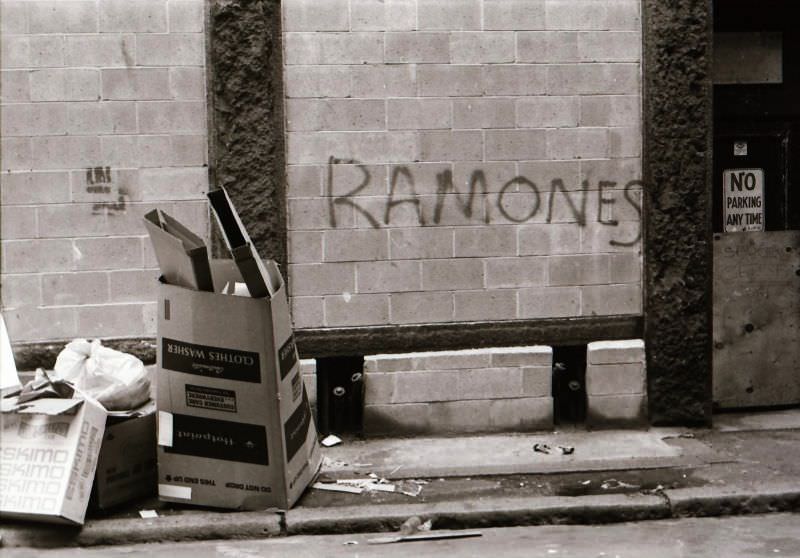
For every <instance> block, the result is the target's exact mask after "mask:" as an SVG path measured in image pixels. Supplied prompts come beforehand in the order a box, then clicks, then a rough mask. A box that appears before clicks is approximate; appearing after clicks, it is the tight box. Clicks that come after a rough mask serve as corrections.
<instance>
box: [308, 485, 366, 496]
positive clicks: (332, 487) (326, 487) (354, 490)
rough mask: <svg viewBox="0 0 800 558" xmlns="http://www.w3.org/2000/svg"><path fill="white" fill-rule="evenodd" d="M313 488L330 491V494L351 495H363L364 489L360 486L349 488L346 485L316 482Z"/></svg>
mask: <svg viewBox="0 0 800 558" xmlns="http://www.w3.org/2000/svg"><path fill="white" fill-rule="evenodd" d="M311 488H316V489H317V490H328V491H330V492H349V493H350V494H361V493H362V492H364V489H363V488H361V487H360V486H348V485H346V484H326V483H323V482H315V483H314V484H312V485H311Z"/></svg>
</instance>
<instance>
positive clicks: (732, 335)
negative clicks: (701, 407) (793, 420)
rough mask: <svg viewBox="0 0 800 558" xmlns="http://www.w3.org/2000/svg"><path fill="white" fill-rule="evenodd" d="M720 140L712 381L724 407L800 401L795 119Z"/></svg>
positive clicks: (733, 133)
mask: <svg viewBox="0 0 800 558" xmlns="http://www.w3.org/2000/svg"><path fill="white" fill-rule="evenodd" d="M738 128H739V129H738V130H737V129H723V130H721V132H720V133H719V134H718V135H717V136H716V138H715V142H714V182H713V184H714V196H713V199H714V283H713V324H714V326H713V339H714V349H713V351H714V352H713V385H714V389H713V391H714V404H715V406H716V407H717V408H740V407H762V406H776V405H787V404H794V403H800V231H798V230H792V229H796V228H797V227H796V224H795V223H796V220H797V215H795V212H794V211H793V209H792V206H793V205H794V203H793V202H792V201H791V200H794V199H795V198H796V196H795V195H794V194H792V193H791V186H790V180H789V179H790V177H789V176H788V170H789V167H788V145H789V140H790V135H789V130H788V128H776V127H773V128H772V129H766V128H764V127H761V129H753V128H752V127H751V128H745V127H738Z"/></svg>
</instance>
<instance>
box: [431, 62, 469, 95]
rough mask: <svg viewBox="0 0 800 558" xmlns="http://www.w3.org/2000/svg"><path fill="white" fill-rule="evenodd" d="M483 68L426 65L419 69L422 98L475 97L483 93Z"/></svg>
mask: <svg viewBox="0 0 800 558" xmlns="http://www.w3.org/2000/svg"><path fill="white" fill-rule="evenodd" d="M481 80H482V71H481V66H474V65H473V66H470V65H456V64H425V65H422V66H418V67H417V85H418V88H419V95H420V96H422V97H474V96H480V95H481V94H482V93H483V89H484V88H483V83H482V81H481Z"/></svg>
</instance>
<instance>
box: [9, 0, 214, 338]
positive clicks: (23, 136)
mask: <svg viewBox="0 0 800 558" xmlns="http://www.w3.org/2000/svg"><path fill="white" fill-rule="evenodd" d="M203 10H204V3H203V0H137V1H131V0H80V1H38V0H27V1H13V0H2V2H0V22H1V25H2V27H0V32H1V33H2V46H1V47H2V51H1V52H2V58H1V59H0V68H1V70H0V95H1V96H0V108H1V109H2V114H1V115H0V117H1V118H2V129H0V133H1V134H2V146H1V147H0V190H1V191H2V196H1V197H0V204H1V205H0V207H1V208H2V216H1V217H2V263H1V266H0V284H1V285H2V291H0V292H1V293H2V311H3V315H4V316H5V318H6V320H7V323H8V329H9V334H10V336H11V340H12V342H15V343H18V342H26V341H45V340H48V341H49V340H56V339H65V338H67V339H68V338H72V337H74V336H85V337H151V336H154V335H155V328H156V313H155V302H154V301H155V299H156V293H155V280H156V276H157V271H156V261H155V258H154V256H153V253H152V251H151V247H150V243H149V240H148V239H147V237H146V236H145V231H144V228H143V226H142V224H141V218H142V215H143V214H144V213H145V212H146V211H148V210H150V209H152V208H153V207H156V206H158V207H160V208H162V209H164V210H165V211H167V212H168V213H170V214H172V215H174V216H175V217H177V218H178V219H180V220H181V221H182V222H184V223H185V224H186V225H187V226H189V227H190V228H191V229H192V230H194V231H196V232H197V233H198V234H200V235H203V236H207V234H208V215H207V210H206V203H205V201H203V200H204V192H205V191H206V190H207V188H208V178H207V169H206V165H207V140H206V136H207V134H206V127H207V124H206V104H205V91H206V88H205V43H204V12H203Z"/></svg>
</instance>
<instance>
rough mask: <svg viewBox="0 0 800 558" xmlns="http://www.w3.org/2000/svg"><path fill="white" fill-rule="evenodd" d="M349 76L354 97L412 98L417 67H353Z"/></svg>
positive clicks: (415, 84)
mask: <svg viewBox="0 0 800 558" xmlns="http://www.w3.org/2000/svg"><path fill="white" fill-rule="evenodd" d="M350 75H351V79H352V91H353V96H354V97H364V98H379V99H383V98H386V97H413V96H415V95H416V92H417V66H416V65H414V64H394V65H381V64H379V65H362V66H353V67H351V68H350ZM347 83H349V80H348V82H347ZM320 96H324V95H320ZM339 96H342V97H345V96H346V95H339Z"/></svg>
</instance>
